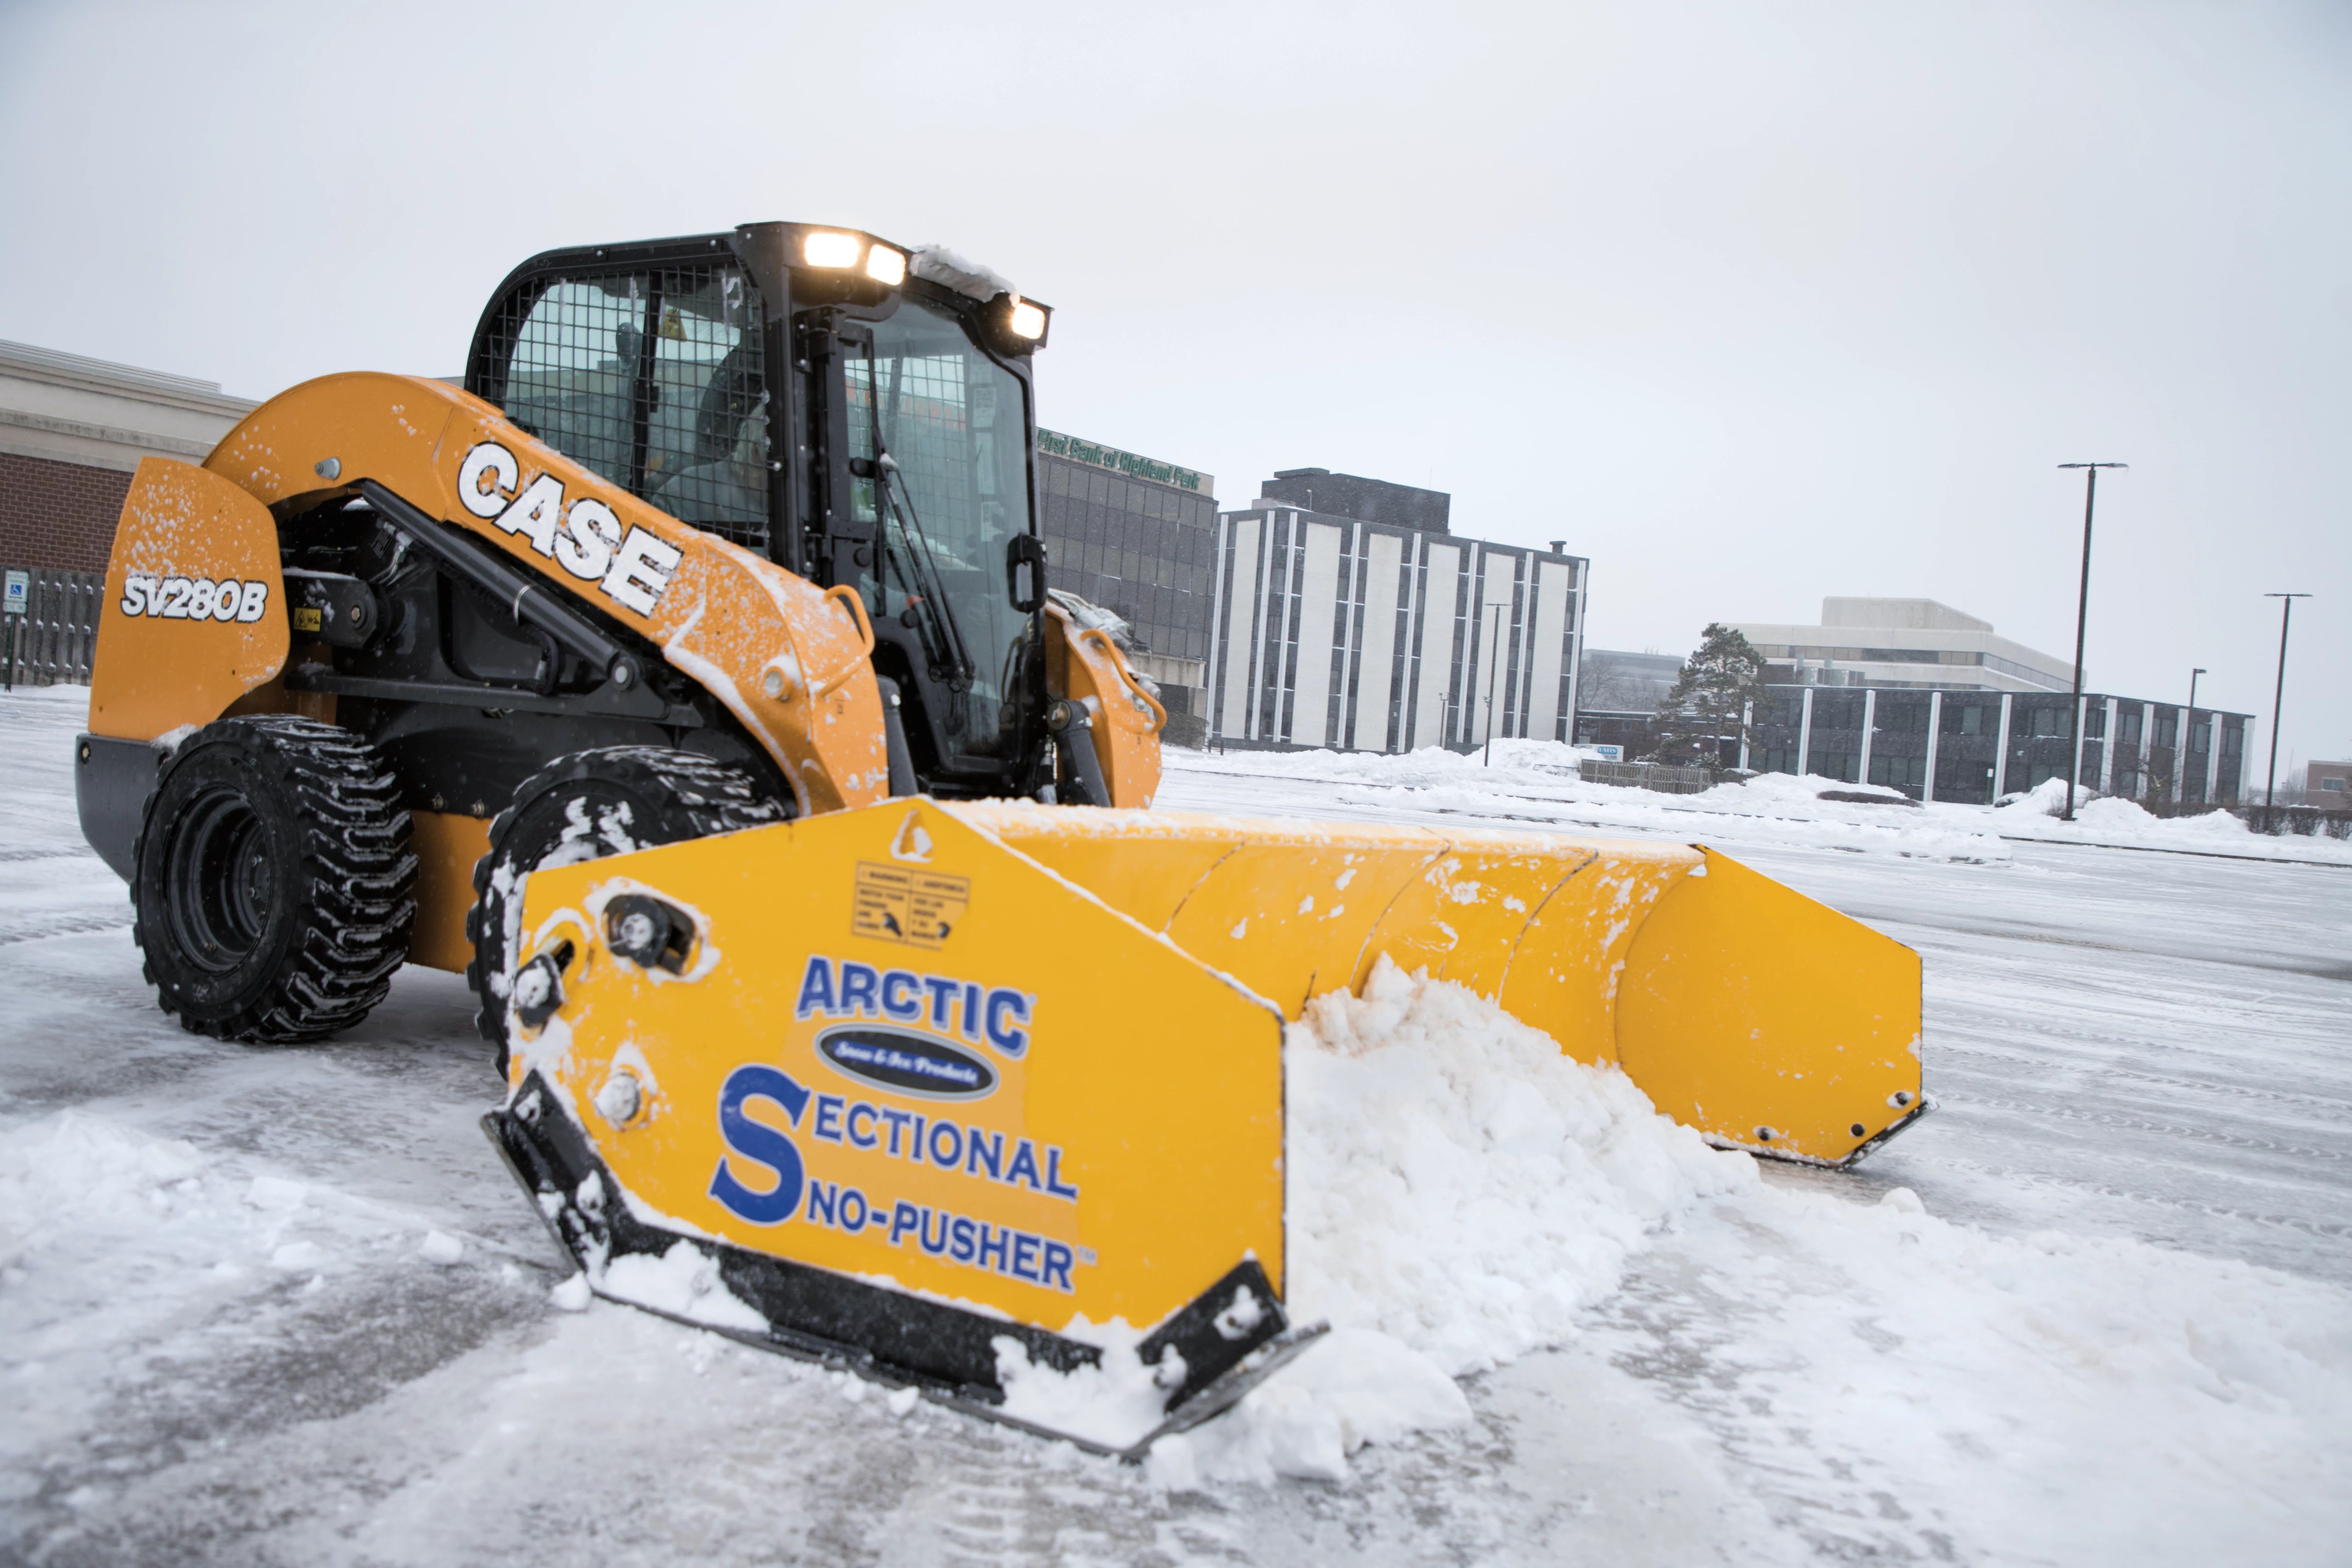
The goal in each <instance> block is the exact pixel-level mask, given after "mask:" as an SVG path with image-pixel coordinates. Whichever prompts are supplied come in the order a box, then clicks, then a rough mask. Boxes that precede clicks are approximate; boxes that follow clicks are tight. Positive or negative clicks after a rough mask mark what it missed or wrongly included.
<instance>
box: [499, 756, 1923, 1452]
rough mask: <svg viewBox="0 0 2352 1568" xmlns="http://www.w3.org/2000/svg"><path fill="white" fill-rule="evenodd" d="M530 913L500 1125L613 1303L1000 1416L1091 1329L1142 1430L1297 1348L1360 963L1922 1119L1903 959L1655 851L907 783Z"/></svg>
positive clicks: (625, 873)
mask: <svg viewBox="0 0 2352 1568" xmlns="http://www.w3.org/2000/svg"><path fill="white" fill-rule="evenodd" d="M524 924H525V926H526V928H527V929H528V931H529V932H530V936H529V938H528V940H527V941H526V942H524V943H523V944H522V947H521V950H520V951H521V952H523V954H524V957H523V961H522V962H523V968H522V970H521V971H520V980H519V983H518V984H517V986H516V991H515V994H516V996H517V998H518V1002H517V1009H518V1017H517V1020H516V1023H517V1029H516V1047H515V1057H514V1072H515V1084H516V1094H515V1097H514V1099H513V1100H512V1101H511V1103H510V1104H509V1107H508V1108H507V1109H506V1110H502V1111H499V1112H497V1113H495V1114H494V1115H493V1116H492V1117H491V1118H490V1126H491V1128H492V1131H493V1135H494V1137H495V1138H496V1139H497V1140H498V1141H499V1144H500V1145H501V1147H502V1148H504V1149H505V1150H506V1151H507V1153H508V1157H509V1160H510V1161H511V1163H513V1166H514V1168H515V1171H516V1173H517V1174H518V1175H519V1176H520V1178H521V1179H522V1180H523V1181H524V1182H525V1184H527V1185H529V1186H530V1188H531V1189H532V1190H533V1191H534V1192H535V1193H536V1194H538V1197H539V1202H540V1204H541V1207H542V1210H543V1211H544V1212H545V1213H546V1214H547V1215H548V1217H549V1220H550V1223H551V1226H553V1227H554V1229H555V1231H556V1234H557V1235H558V1236H559V1237H561V1238H562V1242H563V1244H564V1245H565V1246H566V1247H568V1248H569V1249H570V1250H572V1252H573V1253H574V1254H575V1255H576V1256H578V1257H579V1258H581V1260H582V1262H583V1266H584V1267H585V1268H587V1270H588V1272H589V1275H590V1278H591V1279H593V1280H594V1281H595V1282H596V1284H597V1288H598V1289H600V1290H602V1291H604V1293H606V1294H609V1295H614V1296H617V1297H620V1298H621V1299H624V1300H631V1301H635V1302H636V1303H638V1304H640V1305H644V1306H649V1307H653V1308H655V1309H656V1310H665V1311H669V1312H673V1313H677V1314H678V1315H680V1316H683V1317H688V1318H690V1319H694V1320H696V1321H701V1322H704V1323H707V1324H709V1325H711V1326H714V1327H718V1328H721V1329H726V1330H732V1331H740V1332H744V1333H747V1334H749V1335H751V1337H753V1338H755V1339H759V1340H761V1341H764V1342H772V1343H777V1344H781V1345H783V1346H785V1347H787V1348H791V1349H794V1350H799V1351H802V1352H808V1353H814V1354H817V1355H821V1356H830V1357H839V1358H841V1359H843V1360H845V1361H846V1362H849V1363H855V1364H858V1365H861V1366H864V1367H866V1368H870V1369H872V1370H874V1371H877V1372H879V1373H882V1374H884V1375H886V1376H888V1377H891V1378H895V1379H902V1380H906V1381H909V1382H913V1383H918V1384H921V1385H923V1386H925V1387H927V1388H929V1389H931V1390H934V1391H936V1392H937V1393H938V1394H940V1395H941V1396H943V1397H946V1398H948V1399H950V1400H951V1401H956V1402H961V1403H967V1404H970V1405H973V1406H975V1407H978V1408H982V1409H983V1410H986V1411H988V1412H989V1413H990V1414H993V1415H998V1416H1000V1417H1007V1416H1008V1415H1009V1417H1010V1418H1012V1419H1013V1420H1015V1421H1016V1422H1019V1421H1021V1420H1022V1416H1021V1414H1020V1411H1019V1409H1018V1407H1017V1406H1016V1407H1015V1408H1014V1409H1013V1411H1011V1412H1009V1413H1008V1412H1007V1411H1006V1410H1005V1409H1004V1408H1003V1405H1002V1397H1003V1387H1002V1385H1001V1384H1000V1382H999V1377H1000V1373H1001V1370H1002V1368H1001V1363H1002V1360H1003V1356H1005V1355H1013V1356H1015V1357H1017V1358H1018V1359H1019V1360H1021V1361H1024V1362H1026V1363H1030V1364H1034V1365H1045V1366H1051V1367H1055V1368H1057V1369H1061V1370H1065V1371H1066V1370H1069V1369H1072V1368H1074V1367H1076V1366H1078V1365H1081V1364H1084V1363H1088V1362H1091V1361H1093V1360H1095V1359H1096V1358H1097V1356H1098V1355H1099V1354H1100V1353H1101V1352H1102V1350H1103V1348H1104V1347H1105V1346H1106V1345H1107V1344H1108V1343H1110V1342H1113V1340H1112V1339H1110V1338H1107V1337H1106V1335H1105V1333H1104V1327H1105V1325H1108V1324H1109V1323H1111V1322H1112V1321H1122V1322H1124V1323H1126V1324H1129V1325H1133V1326H1135V1327H1136V1328H1137V1329H1139V1330H1143V1331H1146V1332H1145V1333H1144V1334H1143V1336H1142V1338H1141V1341H1140V1343H1139V1344H1135V1345H1134V1350H1135V1352H1136V1353H1137V1354H1138V1355H1139V1357H1140V1360H1141V1362H1142V1363H1143V1364H1144V1365H1145V1366H1150V1367H1156V1368H1157V1369H1158V1371H1159V1381H1160V1386H1161V1387H1162V1388H1163V1389H1164V1390H1165V1392H1166V1395H1167V1404H1166V1410H1167V1413H1168V1414H1167V1419H1166V1422H1165V1424H1164V1425H1163V1426H1161V1428H1160V1431H1165V1430H1170V1429H1178V1428H1181V1427H1183V1426H1191V1425H1192V1424H1194V1423H1196V1422H1197V1421H1199V1420H1202V1419H1204V1418H1206V1417H1207V1416H1209V1415H1214V1414H1215V1413H1216V1412H1218V1411H1219V1410H1222V1409H1223V1408H1224V1407H1226V1406H1227V1405H1230V1404H1231V1403H1232V1402H1233V1401H1234V1400H1235V1399H1237V1398H1239V1397H1240V1396H1241V1395H1242V1394H1244V1393H1245V1392H1246V1391H1247V1390H1248V1388H1249V1387H1250V1386H1252V1385H1253V1384H1255V1381H1257V1379H1258V1378H1259V1377H1262V1376H1263V1375H1265V1373H1268V1372H1270V1371H1272V1370H1273V1369H1274V1368H1275V1367H1276V1366H1278V1365H1279V1364H1280V1363H1281V1362H1282V1361H1283V1360H1285V1359H1286V1358H1287V1356H1288V1355H1289V1354H1291V1353H1293V1352H1295V1351H1296V1350H1297V1349H1298V1348H1299V1347H1301V1346H1302V1345H1303V1344H1304V1343H1305V1342H1306V1341H1307V1339H1309V1338H1311V1337H1312V1335H1313V1334H1314V1333H1315V1332H1317V1331H1318V1330H1315V1329H1294V1328H1291V1327H1289V1326H1288V1324H1287V1321H1286V1318H1285V1315H1284V1312H1283V1309H1282V1305H1281V1303H1282V1301H1283V1300H1284V1297H1285V1294H1286V1289H1285V1286H1286V1253H1285V1245H1284V1243H1285V1237H1284V1229H1283V1217H1284V1212H1285V1203H1284V1197H1285V1194H1284V1163H1283V1114H1284V1101H1283V1070H1282V1032H1281V1026H1282V1021H1283V1019H1284V1017H1286V1016H1288V1017H1296V1016H1297V1015H1298V1013H1299V1011H1300V1010H1301V1008H1302V1007H1303V1005H1304V1004H1305V1003H1306V1001H1307V998H1308V997H1309V996H1311V995H1313V994H1317V993H1319V992H1323V991H1328V990H1331V989H1335V988H1339V987H1347V988H1349V989H1355V988H1357V987H1359V986H1360V984H1361V983H1362V981H1363V978H1364V976H1365V974H1366V973H1368V972H1369V970H1370V966H1371V965H1372V964H1373V963H1374V962H1376V961H1377V960H1378V959H1379V958H1381V956H1383V955H1385V956H1386V957H1388V958H1389V959H1390V960H1391V961H1393V962H1394V963H1397V964H1399V965H1401V966H1402V967H1405V968H1407V969H1423V968H1425V969H1427V970H1428V971H1429V972H1430V973H1432V974H1434V975H1438V976H1442V977H1444V978H1445V979H1449V980H1454V981H1457V982H1459V983H1461V984H1465V985H1466V986H1469V987H1471V988H1472V989H1474V990H1475V991H1478V992H1479V993H1481V994H1485V995H1487V996H1490V997H1492V998H1494V999H1496V1001H1497V1002H1499V1003H1500V1004H1501V1005H1503V1006H1504V1007H1505V1008H1506V1009H1507V1010H1508V1011H1509V1012H1511V1013H1512V1014H1514V1015H1515V1016H1517V1017H1519V1018H1520V1019H1521V1020H1523V1021H1524V1022H1527V1023H1529V1024H1532V1025H1534V1026H1538V1027H1539V1028H1542V1029H1544V1030H1546V1031H1548V1032H1549V1033H1550V1034H1551V1035H1552V1036H1553V1037H1555V1038H1557V1039H1558V1040H1559V1042H1560V1044H1561V1047H1562V1048H1563V1049H1565V1050H1566V1051H1568V1052H1569V1053H1570V1055H1572V1056H1574V1057H1577V1058H1580V1059H1581V1060H1585V1061H1588V1062H1595V1063H1614V1064H1616V1065H1618V1066H1619V1067H1621V1068H1623V1070H1624V1071H1625V1072H1626V1073H1627V1074H1628V1075H1629V1076H1630V1077H1632V1079H1633V1081H1634V1082H1635V1083H1637V1084H1639V1085H1640V1086H1641V1087H1642V1088H1643V1089H1644V1090H1645V1091H1646V1092H1647V1093H1648V1094H1649V1095H1650V1097H1651V1099H1652V1100H1654V1101H1655V1102H1656V1104H1657V1105H1658V1107H1659V1108H1660V1110H1664V1111H1665V1112H1666V1113H1668V1114H1670V1115H1672V1116H1674V1117H1675V1119H1676V1120H1678V1121H1684V1122H1685V1123H1687V1124H1689V1125H1691V1126H1693V1127H1696V1128H1697V1129H1699V1130H1700V1131H1703V1132H1705V1133H1706V1135H1707V1136H1709V1137H1710V1138H1711V1139H1713V1140H1715V1141H1717V1142H1721V1143H1724V1144H1730V1145H1738V1146H1741V1147H1746V1148H1751V1149H1755V1150H1757V1151H1759V1152H1766V1153H1771V1154H1777V1155H1780V1156H1784V1157H1790V1158H1796V1159H1801V1160H1809V1161H1815V1162H1819V1163H1831V1164H1835V1163H1846V1162H1849V1161H1851V1160H1853V1159H1854V1158H1855V1157H1857V1156H1858V1155H1859V1154H1860V1153H1862V1152H1864V1150H1865V1149H1867V1148H1869V1147H1870V1146H1871V1145H1872V1144H1874V1142H1878V1141H1879V1140H1882V1139H1884V1138H1885V1137H1887V1136H1889V1135H1890V1134H1891V1133H1892V1132H1893V1131H1895V1130H1896V1129H1897V1128H1899V1127H1901V1126H1903V1125H1904V1124H1905V1123H1906V1122H1907V1121H1909V1120H1910V1119H1911V1118H1912V1117H1913V1116H1915V1115H1916V1114H1917V1112H1918V1110H1919V1102H1918V1095H1919V1078H1920V1069H1919V1058H1918V1056H1917V1042H1918V1029H1919V967H1918V961H1917V959H1916V956H1915V955H1914V954H1913V953H1912V952H1910V951H1909V950H1907V949H1906V948H1904V947H1902V946H1901V945H1899V944H1897V943H1895V942H1892V941H1890V940H1888V939H1886V938H1885V937H1882V936H1879V935H1877V934H1876V933H1874V932H1873V931H1869V930H1867V929H1865V928H1864V927H1862V926H1860V925H1858V924H1856V923H1855V922H1853V921H1850V920H1848V919H1846V918H1845V917H1844V916H1843V915H1839V914H1837V913H1835V912H1834V911H1832V910H1828V909H1825V908H1823V907H1822V906H1821V905H1819V904H1816V903H1814V902H1812V901H1811V900H1807V899H1805V898H1803V897H1801V896H1800V895H1798V894H1796V893H1793V892H1790V890H1789V889H1786V888H1783V887H1781V886H1780V885H1779V884H1777V883H1774V882H1772V881H1770V880H1769V879H1765V878H1763V877H1760V876H1759V875H1757V874H1756V873H1755V872H1753V871H1750V870H1748V869H1747V868H1745V867H1742V866H1741V865H1739V864H1738V862H1737V861H1734V860H1730V859H1727V858H1724V857H1723V856H1721V855H1717V854H1715V853H1713V852H1712V851H1708V850H1705V849H1697V848H1689V847H1682V846H1678V845H1654V844H1633V843H1583V842H1579V841H1575V840H1570V839H1561V838H1557V837H1549V836H1541V837H1539V836H1534V835H1516V834H1500V833H1466V834H1442V833H1438V832H1433V831H1431V830H1429V829H1425V828H1417V827H1381V826H1358V825H1352V824H1351V825H1332V824H1307V823H1300V822H1296V821H1283V820H1255V821H1253V820H1244V819H1237V818H1229V817H1221V816H1193V815H1187V814H1180V813H1173V812H1139V811H1116V810H1110V811H1103V810H1086V811H1075V810H1070V809H1068V808H1054V807H1047V806H1039V805H1016V804H1004V803H992V804H985V805H982V804H954V805H950V804H946V803H940V802H935V801H930V800H917V801H912V802H906V801H894V802H889V803H887V804H884V805H874V806H867V807H863V808H860V809H857V810H852V811H845V812H837V813H834V814H831V815H828V816H815V817H811V818H808V819H806V820H804V821H800V822H794V823H789V824H784V825H782V826H774V827H766V828H756V829H752V830H750V831H747V832H743V833H739V834H735V835H733V836H731V837H725V838H718V839H705V840H701V841H698V842H694V843H688V844H679V845H674V846H671V847H665V848H658V849H650V850H646V851H644V852H641V853H638V854H635V855H630V856H626V857H623V858H616V859H607V860H600V861H597V862H595V863H593V864H590V865H582V866H573V867H566V868H561V869H551V870H542V871H541V872H538V873H536V874H535V875H534V876H533V877H532V879H531V881H530V890H529V894H528V897H527V899H526V901H525V910H524ZM1128 1342H1130V1343H1131V1342H1132V1340H1131V1339H1130V1340H1129V1341H1128ZM1160 1431H1154V1432H1150V1433H1148V1434H1146V1435H1144V1436H1142V1437H1141V1438H1140V1439H1139V1440H1138V1441H1135V1442H1134V1443H1133V1445H1132V1447H1133V1450H1134V1451H1138V1452H1139V1451H1140V1449H1141V1448H1142V1447H1146V1446H1148V1445H1149V1443H1150V1441H1151V1440H1152V1438H1154V1437H1156V1436H1159V1435H1160ZM1059 1435H1062V1436H1070V1435H1071V1434H1069V1433H1068V1432H1066V1431H1065V1432H1062V1433H1060V1434H1059ZM1080 1436H1081V1440H1084V1436H1083V1435H1080Z"/></svg>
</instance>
